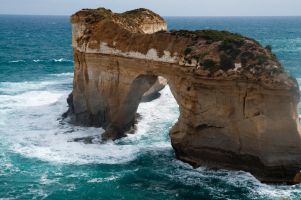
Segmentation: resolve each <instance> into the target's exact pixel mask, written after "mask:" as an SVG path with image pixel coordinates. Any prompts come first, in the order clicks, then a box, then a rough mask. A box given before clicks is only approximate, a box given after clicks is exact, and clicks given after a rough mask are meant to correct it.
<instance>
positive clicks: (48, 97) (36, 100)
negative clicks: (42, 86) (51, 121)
mask: <svg viewBox="0 0 301 200" xmlns="http://www.w3.org/2000/svg"><path fill="white" fill-rule="evenodd" d="M62 96H63V94H62V93H58V92H49V91H31V92H26V93H23V94H20V95H15V96H11V95H0V109H7V108H10V109H11V108H17V107H36V106H43V105H48V104H52V103H55V102H56V101H57V100H58V99H59V98H60V97H62Z"/></svg>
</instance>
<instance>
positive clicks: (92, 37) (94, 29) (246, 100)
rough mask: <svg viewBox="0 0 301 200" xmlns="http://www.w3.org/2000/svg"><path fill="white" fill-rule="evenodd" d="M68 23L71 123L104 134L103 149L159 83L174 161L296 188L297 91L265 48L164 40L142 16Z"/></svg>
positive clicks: (300, 157)
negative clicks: (173, 111)
mask: <svg viewBox="0 0 301 200" xmlns="http://www.w3.org/2000/svg"><path fill="white" fill-rule="evenodd" d="M71 21H72V28H73V37H72V45H73V49H74V61H75V69H74V84H73V92H72V95H71V96H70V98H69V104H70V107H71V108H70V109H71V112H70V113H72V115H73V116H74V120H75V123H77V124H81V125H87V126H93V125H94V126H101V127H103V128H104V129H105V130H106V132H105V133H104V134H103V136H102V137H103V139H104V140H109V139H112V140H115V139H118V138H121V137H124V136H125V135H126V132H127V131H128V130H130V129H131V127H132V126H133V125H134V123H135V116H136V111H137V108H138V105H139V103H140V102H141V100H142V96H143V95H144V94H145V93H147V91H149V89H150V88H151V87H152V86H153V85H154V84H155V83H156V82H157V80H158V77H159V76H161V77H164V78H166V79H167V81H168V84H169V86H170V89H171V91H172V94H173V95H174V97H175V99H176V101H177V103H178V105H179V109H180V116H179V119H178V122H177V123H176V124H175V125H174V126H173V128H172V129H171V131H170V138H171V142H172V146H173V148H174V149H175V153H176V156H177V158H179V159H180V160H183V161H185V162H188V163H190V164H192V165H193V166H195V167H197V166H201V165H206V166H209V167H212V168H226V169H239V170H245V171H249V172H251V173H252V174H254V175H255V176H256V177H257V178H259V179H260V180H261V181H265V182H287V183H298V182H300V181H301V176H300V168H301V139H300V126H299V122H298V113H297V104H298V102H299V88H298V85H297V82H296V81H295V80H294V79H293V78H290V77H289V76H288V75H287V74H286V73H285V72H284V70H283V68H282V66H281V64H280V63H279V62H278V60H277V58H276V57H275V56H274V55H273V54H272V52H271V50H270V49H269V48H263V47H261V46H260V45H259V44H258V43H257V42H256V41H255V40H252V39H250V38H246V37H243V36H241V35H238V34H233V33H229V32H225V31H213V30H204V31H184V30H182V31H172V32H167V31H166V30H167V25H166V23H165V22H164V20H163V19H162V18H161V17H160V16H158V15H157V14H155V13H153V12H151V11H149V10H147V9H137V10H133V11H128V12H125V13H122V14H116V13H113V12H111V11H110V10H106V9H104V8H100V9H95V10H90V9H85V10H82V11H79V12H78V13H76V14H74V15H73V16H72V17H71ZM70 113H69V114H70Z"/></svg>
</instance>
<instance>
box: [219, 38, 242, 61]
mask: <svg viewBox="0 0 301 200" xmlns="http://www.w3.org/2000/svg"><path fill="white" fill-rule="evenodd" d="M241 45H242V41H238V40H224V41H223V42H222V43H221V44H220V45H219V50H220V51H223V52H225V53H226V54H227V55H229V56H230V57H232V58H233V59H234V58H236V56H238V55H239V54H240V49H239V48H240V47H241Z"/></svg>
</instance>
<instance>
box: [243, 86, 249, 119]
mask: <svg viewBox="0 0 301 200" xmlns="http://www.w3.org/2000/svg"><path fill="white" fill-rule="evenodd" d="M247 96H248V90H246V92H245V95H244V97H243V115H244V118H247V116H246V100H247Z"/></svg>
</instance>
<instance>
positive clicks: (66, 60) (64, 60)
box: [53, 58, 73, 62]
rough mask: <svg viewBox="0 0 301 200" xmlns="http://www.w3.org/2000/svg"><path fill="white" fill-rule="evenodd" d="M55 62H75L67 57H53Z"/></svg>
mask: <svg viewBox="0 0 301 200" xmlns="http://www.w3.org/2000/svg"><path fill="white" fill-rule="evenodd" d="M53 61H54V62H73V61H72V60H68V59H65V58H59V59H53Z"/></svg>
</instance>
